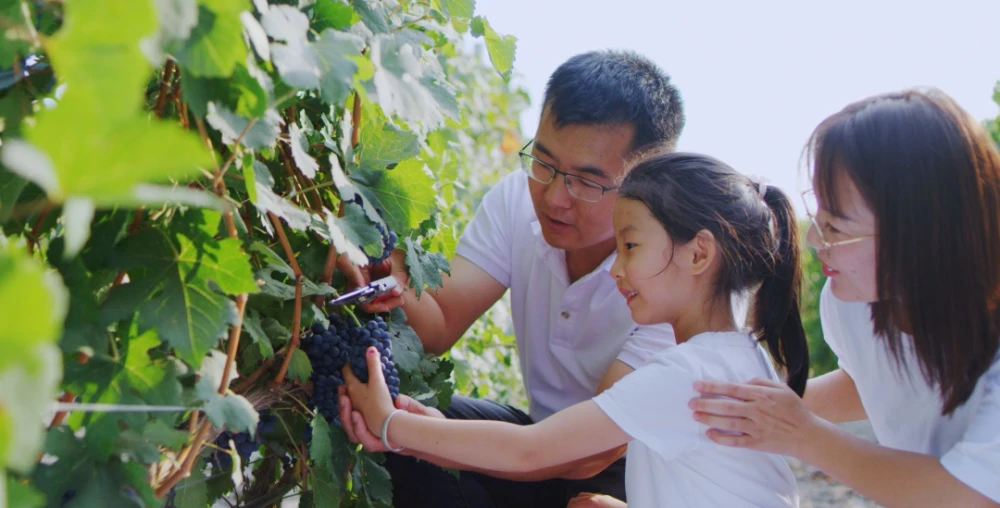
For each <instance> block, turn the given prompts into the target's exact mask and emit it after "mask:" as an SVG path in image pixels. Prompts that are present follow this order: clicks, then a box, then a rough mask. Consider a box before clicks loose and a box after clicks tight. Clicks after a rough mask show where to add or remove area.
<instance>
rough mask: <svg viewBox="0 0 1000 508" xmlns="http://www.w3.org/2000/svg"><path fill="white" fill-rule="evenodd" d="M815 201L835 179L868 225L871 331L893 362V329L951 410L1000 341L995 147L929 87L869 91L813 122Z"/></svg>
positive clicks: (999, 169)
mask: <svg viewBox="0 0 1000 508" xmlns="http://www.w3.org/2000/svg"><path fill="white" fill-rule="evenodd" d="M807 149H808V153H809V155H810V159H811V160H810V165H811V166H812V167H813V171H814V176H813V184H814V186H815V188H816V194H817V196H819V199H820V201H821V202H822V203H823V206H824V207H825V208H827V209H828V210H829V211H831V212H832V213H838V212H839V211H840V210H841V203H840V202H839V201H838V195H837V192H836V190H837V189H838V187H837V182H838V181H841V179H843V178H844V177H846V178H848V179H849V180H850V181H851V182H853V183H854V185H855V186H857V188H858V190H859V191H860V192H861V195H862V196H863V198H864V200H865V201H866V203H867V205H868V207H869V208H870V209H871V210H872V212H873V213H874V215H875V219H876V222H877V225H876V227H877V231H878V233H877V238H876V240H875V241H876V249H877V254H876V282H877V288H878V297H879V301H878V302H876V303H873V304H872V305H871V315H872V321H873V323H874V331H875V333H876V334H877V335H879V336H881V337H884V338H885V340H886V342H887V344H888V348H889V350H890V351H891V352H892V354H893V357H894V358H895V359H896V362H897V366H902V365H903V363H902V358H903V354H904V340H903V338H902V336H901V332H900V327H901V326H902V327H904V328H905V329H906V330H907V331H908V332H910V333H911V334H912V336H913V350H914V353H915V355H916V357H917V359H918V360H919V364H920V370H921V373H922V374H923V376H924V378H925V379H927V380H928V382H930V383H932V384H935V385H936V386H937V387H938V389H939V391H940V393H941V396H942V398H943V399H944V404H943V407H942V414H946V415H947V414H951V413H952V412H953V411H955V409H956V408H958V407H959V406H961V405H962V404H964V403H965V402H966V401H967V400H968V399H969V397H970V396H971V395H972V393H973V391H974V390H975V387H976V383H977V382H978V380H979V378H980V377H981V376H982V375H983V374H984V373H985V372H986V371H987V369H988V368H989V367H990V364H991V363H992V361H993V359H994V358H995V357H996V354H997V349H998V347H1000V312H998V308H997V307H998V305H997V304H998V298H1000V155H998V153H997V148H996V146H995V145H994V143H993V140H992V139H990V137H989V136H988V135H987V133H986V132H985V130H984V129H983V128H982V126H981V125H980V124H979V123H978V122H976V121H975V120H973V119H972V118H971V117H970V116H969V115H968V114H967V113H965V112H964V111H963V110H962V109H961V108H960V107H959V106H958V105H957V104H955V102H954V101H953V100H952V99H951V98H949V97H948V96H946V95H945V94H943V93H941V92H940V91H937V90H929V91H926V92H923V91H916V90H909V91H904V92H901V93H893V94H886V95H879V96H876V97H870V98H868V99H865V100H862V101H860V102H856V103H854V104H851V105H849V106H847V107H846V108H844V110H843V111H840V112H839V113H837V114H835V115H833V116H831V117H829V118H827V119H826V120H824V121H823V123H821V124H820V125H819V127H817V128H816V131H815V132H814V133H813V135H812V139H811V140H810V143H809V145H808V147H807Z"/></svg>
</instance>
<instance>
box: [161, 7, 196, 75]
mask: <svg viewBox="0 0 1000 508" xmlns="http://www.w3.org/2000/svg"><path fill="white" fill-rule="evenodd" d="M155 5H156V13H157V18H159V20H160V31H161V32H162V33H163V34H164V35H165V36H167V37H168V38H171V39H178V40H184V39H187V38H188V37H189V36H190V35H191V30H192V29H194V27H195V26H197V25H198V2H196V1H195V0H156V2H155ZM184 86H187V82H185V83H184Z"/></svg>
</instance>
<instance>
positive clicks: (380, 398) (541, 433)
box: [344, 348, 631, 472]
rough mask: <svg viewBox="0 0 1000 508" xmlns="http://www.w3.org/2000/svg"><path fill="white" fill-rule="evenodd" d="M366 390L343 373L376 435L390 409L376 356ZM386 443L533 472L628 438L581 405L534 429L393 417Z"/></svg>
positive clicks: (482, 464)
mask: <svg viewBox="0 0 1000 508" xmlns="http://www.w3.org/2000/svg"><path fill="white" fill-rule="evenodd" d="M367 360H368V372H369V379H368V384H363V383H361V382H360V381H358V379H357V378H356V377H354V375H353V373H352V372H351V371H350V368H349V367H346V368H345V370H344V378H345V380H346V381H347V391H348V394H349V395H350V398H351V402H352V403H353V406H354V409H355V410H357V411H358V412H360V413H361V415H362V416H363V417H364V420H365V422H367V424H368V429H369V430H370V431H371V432H372V433H373V434H375V435H379V434H380V432H381V427H382V424H383V422H385V419H386V418H387V417H388V416H389V414H390V413H391V412H392V411H393V410H394V409H395V408H394V407H393V404H392V400H391V399H390V398H389V393H388V388H386V385H385V380H384V379H383V377H382V369H381V364H380V363H379V356H378V352H377V351H376V350H375V349H374V348H370V349H369V351H368V357H367ZM387 438H388V440H389V444H391V445H392V446H394V447H399V446H404V447H406V448H408V449H410V450H413V451H416V452H422V453H427V454H430V455H433V456H436V457H441V458H444V459H446V460H450V461H454V462H456V463H459V464H468V465H470V466H474V467H477V468H485V469H490V470H495V471H508V472H518V471H532V470H537V469H542V468H546V467H551V466H555V465H558V464H563V463H566V462H570V461H573V460H576V459H580V458H583V457H589V456H591V455H594V454H596V453H599V452H603V451H605V450H610V449H612V448H615V447H617V446H621V445H623V444H625V443H627V442H628V441H629V440H630V439H631V438H630V436H629V435H628V434H626V433H625V432H624V431H622V430H621V429H620V428H619V427H618V426H617V425H615V424H614V422H612V421H611V419H610V418H608V416H607V415H605V414H604V412H603V411H601V409H600V408H599V407H597V404H595V403H593V402H592V401H589V400H588V401H584V402H581V403H579V404H576V405H574V406H572V407H570V408H567V409H565V410H563V411H560V412H558V413H556V414H555V415H552V416H551V417H549V418H547V419H545V420H544V421H542V422H540V423H537V424H534V425H526V426H522V425H514V424H510V423H503V422H492V421H464V420H446V419H441V418H432V417H426V416H421V415H415V414H411V413H407V412H401V413H398V414H396V415H395V416H394V417H393V419H392V420H391V422H390V424H389V428H388V435H387Z"/></svg>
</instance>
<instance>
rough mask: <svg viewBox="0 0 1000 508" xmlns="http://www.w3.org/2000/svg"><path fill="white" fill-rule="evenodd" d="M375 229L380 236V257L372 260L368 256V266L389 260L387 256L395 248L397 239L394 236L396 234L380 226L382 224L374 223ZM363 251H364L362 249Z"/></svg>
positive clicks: (386, 227)
mask: <svg viewBox="0 0 1000 508" xmlns="http://www.w3.org/2000/svg"><path fill="white" fill-rule="evenodd" d="M375 228H376V229H378V233H379V234H380V235H382V255H381V256H379V257H377V258H373V257H371V256H368V263H369V265H377V264H379V263H381V262H383V261H385V260H386V259H388V258H389V254H392V250H393V249H395V248H396V240H398V239H399V237H397V236H396V232H395V231H392V230H390V229H389V227H388V226H382V223H381V222H379V223H376V224H375ZM362 250H364V249H362Z"/></svg>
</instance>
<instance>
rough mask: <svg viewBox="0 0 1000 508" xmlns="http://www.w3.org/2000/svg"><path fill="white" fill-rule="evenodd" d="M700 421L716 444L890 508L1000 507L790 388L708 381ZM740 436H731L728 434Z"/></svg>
mask: <svg viewBox="0 0 1000 508" xmlns="http://www.w3.org/2000/svg"><path fill="white" fill-rule="evenodd" d="M695 389H696V390H697V391H699V392H701V393H702V395H721V396H725V397H730V398H731V399H736V400H731V399H730V400H726V399H704V398H697V399H692V400H691V403H690V406H691V408H692V409H694V410H695V419H696V420H698V421H699V422H701V423H704V424H705V425H708V426H709V427H712V429H711V430H709V431H708V436H709V438H710V439H712V441H715V442H716V443H719V444H722V445H727V446H735V447H740V448H749V449H753V450H759V451H764V452H769V453H778V454H783V455H791V456H793V457H796V458H798V459H800V460H802V461H804V462H806V463H809V464H812V465H813V466H816V467H817V468H819V469H821V470H822V471H823V472H825V473H827V474H829V475H830V476H832V477H834V478H836V479H837V480H838V481H840V482H841V483H843V484H844V485H846V486H848V487H850V488H852V489H854V490H856V491H858V492H859V493H861V494H862V495H864V496H865V497H868V498H871V499H872V500H874V501H875V502H877V503H879V504H881V505H884V506H907V507H911V506H969V507H975V506H997V504H996V503H994V502H993V501H991V500H990V499H988V498H987V497H985V496H984V495H983V494H981V493H979V492H978V491H976V490H975V489H973V488H971V487H969V486H968V485H966V484H965V483H962V482H961V481H959V480H958V479H957V478H955V477H954V476H952V475H951V473H949V472H948V471H947V470H946V469H945V468H944V467H943V466H942V465H941V462H940V460H939V459H938V458H936V457H932V456H929V455H922V454H918V453H911V452H905V451H900V450H896V449H892V448H887V447H884V446H879V445H877V444H874V443H871V442H868V441H865V440H863V439H860V438H857V437H855V436H852V435H851V434H849V433H847V432H844V431H843V430H841V429H840V428H838V427H837V426H836V425H834V424H831V423H829V422H827V421H825V420H823V419H822V418H819V417H818V416H816V415H814V414H812V413H811V412H809V410H808V409H807V408H806V407H805V404H804V403H803V402H802V399H800V398H799V397H798V396H797V395H795V393H794V392H793V391H792V390H791V389H790V388H788V387H787V386H785V385H783V384H780V383H776V382H773V381H769V380H754V381H752V382H751V383H749V384H742V385H741V384H734V383H716V382H705V381H701V382H698V383H695ZM720 430H723V431H730V432H733V431H735V432H739V433H741V434H739V435H730V434H724V433H722V432H720Z"/></svg>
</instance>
